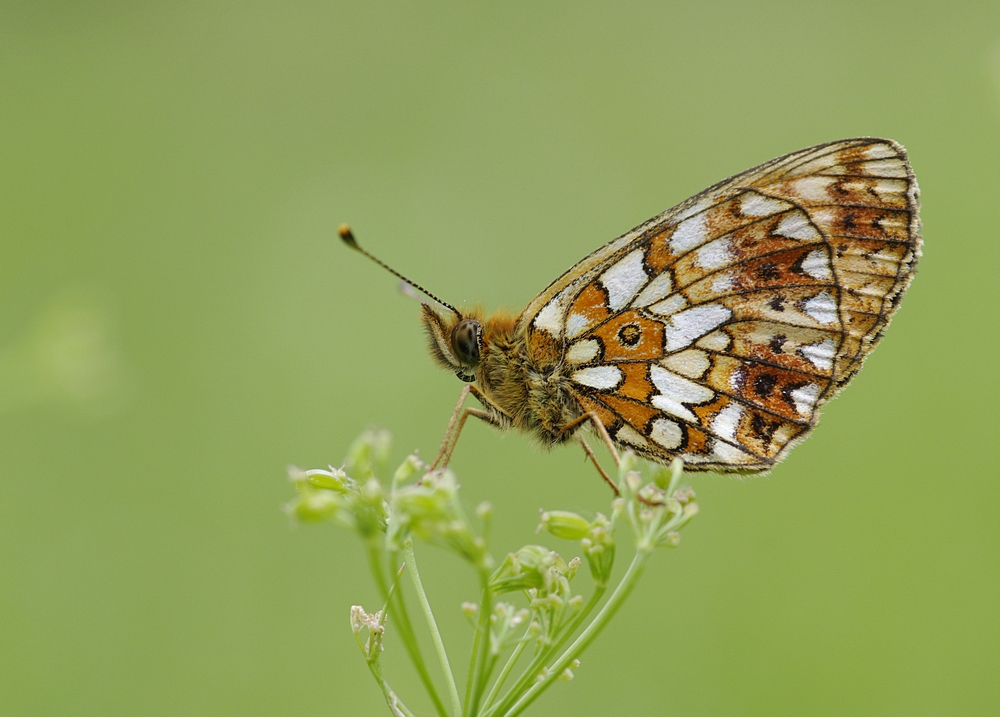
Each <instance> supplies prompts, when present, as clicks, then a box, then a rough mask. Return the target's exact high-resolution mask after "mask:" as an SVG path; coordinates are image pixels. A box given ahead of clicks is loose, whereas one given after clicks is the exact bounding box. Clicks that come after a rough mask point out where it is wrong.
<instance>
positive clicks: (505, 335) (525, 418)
mask: <svg viewBox="0 0 1000 717" xmlns="http://www.w3.org/2000/svg"><path fill="white" fill-rule="evenodd" d="M483 329H484V332H483V333H484V336H483V355H482V363H481V364H480V365H479V367H478V370H477V371H476V383H477V385H478V386H479V388H480V390H481V391H482V392H483V394H485V397H486V398H487V399H489V401H491V402H492V403H493V404H494V405H495V408H496V409H499V410H500V411H502V412H503V413H504V414H505V415H506V417H507V419H508V421H509V423H510V424H511V425H513V426H514V427H516V428H520V429H522V430H525V431H527V432H529V433H532V434H534V435H535V436H537V437H538V438H539V440H541V442H542V443H543V444H545V445H553V444H556V443H562V442H564V441H566V440H569V439H570V438H571V437H572V434H573V431H563V428H564V427H565V426H566V425H567V424H569V423H571V422H572V421H574V420H575V419H577V418H579V416H580V415H581V414H582V413H583V410H582V409H581V407H580V404H579V402H578V401H577V400H576V398H574V396H573V393H572V391H571V389H570V381H569V377H568V375H567V373H566V370H565V364H564V363H563V361H562V351H561V347H541V349H540V347H537V346H530V345H529V344H528V342H527V340H526V337H525V336H524V335H523V333H521V332H519V331H518V329H517V325H516V320H515V319H514V317H512V316H510V315H508V314H505V313H502V312H498V313H496V314H494V315H492V316H490V317H489V318H487V319H485V320H484V321H483ZM532 349H534V350H532ZM489 408H490V407H489V406H488V407H487V410H489Z"/></svg>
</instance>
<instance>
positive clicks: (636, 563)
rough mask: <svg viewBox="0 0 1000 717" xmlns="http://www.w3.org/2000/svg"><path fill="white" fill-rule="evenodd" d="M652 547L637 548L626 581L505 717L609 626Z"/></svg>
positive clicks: (549, 682)
mask: <svg viewBox="0 0 1000 717" xmlns="http://www.w3.org/2000/svg"><path fill="white" fill-rule="evenodd" d="M650 552H651V551H649V550H638V551H636V554H635V557H634V558H632V562H631V564H630V565H629V566H628V570H627V571H626V572H625V575H624V576H623V577H622V581H621V582H620V583H618V587H616V588H615V591H614V592H613V593H612V594H611V597H610V598H608V601H607V602H606V603H604V607H602V608H601V611H600V612H599V613H597V617H595V618H594V621H593V622H591V623H590V624H589V625H587V627H586V628H585V629H584V631H583V632H582V633H580V636H579V637H578V638H576V640H575V641H574V642H573V644H572V645H570V646H569V648H568V649H567V650H566V651H565V652H564V653H563V654H562V655H561V656H560V657H559V659H558V660H556V662H555V664H553V665H552V667H551V668H550V669H549V672H548V674H547V675H546V676H545V678H544V679H542V680H541V681H540V682H538V683H537V684H535V685H533V686H532V687H531V689H529V690H528V691H527V692H525V693H524V695H523V696H522V697H521V699H519V700H518V701H517V702H515V703H514V705H513V706H512V707H511V708H510V709H509V710H508V711H506V712H504V713H503V717H517V715H519V714H521V713H522V712H524V710H525V709H527V708H528V706H529V705H530V704H531V703H532V702H534V701H535V700H536V699H537V698H538V696H539V695H540V694H542V692H544V691H545V690H546V689H548V688H549V687H550V686H551V685H552V683H553V682H554V681H555V680H556V679H557V678H558V677H559V676H560V675H561V674H562V672H563V670H565V669H566V668H567V667H568V666H569V664H570V663H571V662H572V661H573V660H574V659H576V657H577V655H579V654H580V653H582V652H583V651H584V650H586V649H587V647H588V646H589V645H590V643H591V642H593V641H594V638H596V637H597V636H598V635H599V634H600V632H601V630H603V629H604V628H605V627H607V624H608V623H609V622H610V621H611V618H613V617H614V616H615V613H617V612H618V608H620V607H621V605H622V603H623V602H625V599H626V598H628V596H629V594H630V593H631V592H632V589H633V588H634V587H635V585H636V583H637V582H638V581H639V577H640V576H641V575H642V569H643V568H644V567H645V565H646V560H647V558H649V555H650Z"/></svg>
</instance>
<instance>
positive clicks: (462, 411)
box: [431, 385, 504, 470]
mask: <svg viewBox="0 0 1000 717" xmlns="http://www.w3.org/2000/svg"><path fill="white" fill-rule="evenodd" d="M470 393H472V395H473V396H475V397H476V398H477V399H479V400H480V401H481V402H483V403H484V405H487V406H489V405H490V403H489V399H487V398H486V397H485V396H483V395H482V393H481V392H480V391H479V390H478V389H477V388H476V387H475V386H472V385H468V386H466V387H465V388H463V389H462V392H461V393H460V394H459V396H458V403H456V404H455V410H454V411H452V414H451V420H449V421H448V428H447V429H445V432H444V440H442V441H441V448H440V449H439V450H438V453H437V457H435V458H434V462H433V463H432V464H431V470H434V469H436V468H446V467H447V466H448V461H450V460H451V454H452V451H454V450H455V446H456V444H457V443H458V437H459V435H460V434H461V433H462V429H463V428H464V427H465V422H466V420H468V418H469V416H475V417H476V418H479V419H481V420H483V421H485V422H486V423H489V424H490V425H491V426H496V427H497V428H503V427H504V424H503V423H502V421H500V420H499V419H498V418H497V417H496V416H495V415H493V414H492V413H489V412H488V411H483V410H481V409H478V408H463V407H462V404H463V403H465V399H466V397H468V395H469V394H470Z"/></svg>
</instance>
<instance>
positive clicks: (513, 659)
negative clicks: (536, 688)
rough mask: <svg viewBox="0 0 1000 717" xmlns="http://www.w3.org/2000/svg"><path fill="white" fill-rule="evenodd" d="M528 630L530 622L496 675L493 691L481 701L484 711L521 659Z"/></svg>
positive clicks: (526, 642)
mask: <svg viewBox="0 0 1000 717" xmlns="http://www.w3.org/2000/svg"><path fill="white" fill-rule="evenodd" d="M530 630H531V621H530V620H529V621H528V629H527V630H525V631H524V635H523V636H522V637H521V641H520V642H519V643H517V646H516V647H515V648H514V651H513V652H512V653H511V654H510V658H508V660H507V664H505V665H504V666H503V669H502V670H500V674H499V675H497V680H496V682H494V683H493V689H491V690H490V693H489V694H488V695H486V699H485V700H483V710H484V711H487V710H489V708H490V707H491V706H492V705H493V700H495V699H496V698H497V695H498V694H500V690H501V689H502V688H503V684H504V682H506V681H507V677H509V676H510V672H511V670H513V669H514V665H516V664H517V661H518V660H519V659H520V658H521V653H523V652H524V648H525V647H527V646H528V632H529V631H530Z"/></svg>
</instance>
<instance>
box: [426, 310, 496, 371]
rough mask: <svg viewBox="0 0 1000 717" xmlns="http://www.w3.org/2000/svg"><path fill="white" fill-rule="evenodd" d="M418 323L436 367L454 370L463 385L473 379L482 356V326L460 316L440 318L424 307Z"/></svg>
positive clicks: (452, 315)
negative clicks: (420, 324)
mask: <svg viewBox="0 0 1000 717" xmlns="http://www.w3.org/2000/svg"><path fill="white" fill-rule="evenodd" d="M420 318H421V320H422V321H423V322H424V329H425V330H426V331H427V339H428V344H429V346H430V351H431V356H433V357H434V360H435V361H436V362H437V363H438V365H439V366H441V367H442V368H444V369H446V370H448V371H454V373H455V375H456V376H458V377H459V378H460V379H462V380H463V381H465V382H466V383H471V382H472V381H475V380H476V369H477V368H478V367H479V362H480V360H481V359H482V354H483V325H482V323H481V322H480V321H479V319H476V318H469V317H463V316H462V315H461V314H457V313H456V314H447V315H442V314H440V313H438V312H437V311H435V310H434V309H433V308H431V307H430V306H428V305H427V304H424V307H423V312H422V314H421V317H420Z"/></svg>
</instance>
